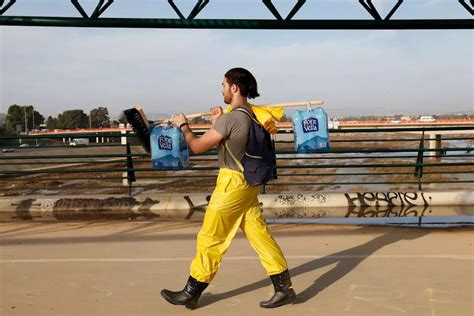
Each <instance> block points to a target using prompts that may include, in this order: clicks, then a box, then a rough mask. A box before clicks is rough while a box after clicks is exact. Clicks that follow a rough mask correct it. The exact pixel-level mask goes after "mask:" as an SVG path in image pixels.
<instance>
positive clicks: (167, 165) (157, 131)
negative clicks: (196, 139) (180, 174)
mask: <svg viewBox="0 0 474 316" xmlns="http://www.w3.org/2000/svg"><path fill="white" fill-rule="evenodd" d="M150 142H151V160H152V163H153V169H159V170H170V169H183V168H184V167H187V166H188V164H189V151H188V145H187V144H186V140H185V139H184V136H183V133H182V132H181V130H180V129H179V128H178V127H173V126H172V125H171V124H168V125H165V126H163V125H157V126H154V127H153V128H152V131H151V135H150Z"/></svg>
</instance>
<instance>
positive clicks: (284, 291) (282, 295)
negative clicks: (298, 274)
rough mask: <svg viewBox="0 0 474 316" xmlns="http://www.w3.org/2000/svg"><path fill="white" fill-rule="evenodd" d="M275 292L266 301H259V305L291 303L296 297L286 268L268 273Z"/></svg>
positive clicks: (273, 305) (265, 306)
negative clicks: (279, 271)
mask: <svg viewBox="0 0 474 316" xmlns="http://www.w3.org/2000/svg"><path fill="white" fill-rule="evenodd" d="M270 279H271V280H272V283H273V287H274V288H275V294H273V296H272V298H270V299H269V300H268V301H263V302H260V307H263V308H274V307H278V306H282V305H285V304H290V303H293V302H294V301H295V299H296V293H295V291H294V290H293V288H292V287H291V285H292V284H291V278H290V273H289V272H288V270H285V271H283V272H282V273H279V274H274V275H270Z"/></svg>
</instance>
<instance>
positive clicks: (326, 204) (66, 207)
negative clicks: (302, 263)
mask: <svg viewBox="0 0 474 316" xmlns="http://www.w3.org/2000/svg"><path fill="white" fill-rule="evenodd" d="M209 199H210V195H205V194H172V195H158V196H152V195H147V194H142V195H137V196H113V197H112V196H105V195H97V196H79V197H78V196H24V197H3V198H0V220H32V219H52V220H74V219H138V218H145V219H152V218H161V219H192V220H201V219H202V216H203V214H204V211H205V209H206V207H207V204H208V201H209ZM259 201H260V204H261V206H262V209H263V215H264V217H265V218H322V217H408V216H415V217H419V216H428V215H438V216H450V215H460V214H462V215H474V211H472V214H471V213H469V211H466V207H463V206H466V205H474V193H473V192H472V191H439V192H417V191H413V192H395V191H393V192H351V193H282V194H262V195H260V196H259ZM433 207H436V212H435V213H433ZM473 209H474V208H473ZM466 212H467V213H466Z"/></svg>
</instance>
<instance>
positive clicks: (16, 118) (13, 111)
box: [6, 104, 44, 132]
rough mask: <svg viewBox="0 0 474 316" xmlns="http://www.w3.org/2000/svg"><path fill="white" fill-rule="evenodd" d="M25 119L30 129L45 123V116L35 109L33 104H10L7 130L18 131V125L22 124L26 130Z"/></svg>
mask: <svg viewBox="0 0 474 316" xmlns="http://www.w3.org/2000/svg"><path fill="white" fill-rule="evenodd" d="M33 113H34V114H33ZM25 121H26V127H27V128H28V130H32V129H35V128H36V127H38V126H39V125H40V124H43V122H44V116H43V115H41V114H40V113H39V112H38V111H35V110H34V107H33V106H32V105H27V106H19V105H17V104H13V105H10V107H9V108H8V113H7V119H6V127H7V130H8V131H10V132H16V127H17V125H21V126H22V129H23V130H25Z"/></svg>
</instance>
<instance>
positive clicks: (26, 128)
mask: <svg viewBox="0 0 474 316" xmlns="http://www.w3.org/2000/svg"><path fill="white" fill-rule="evenodd" d="M24 109H25V134H26V135H28V119H27V118H26V106H25V108H24Z"/></svg>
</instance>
